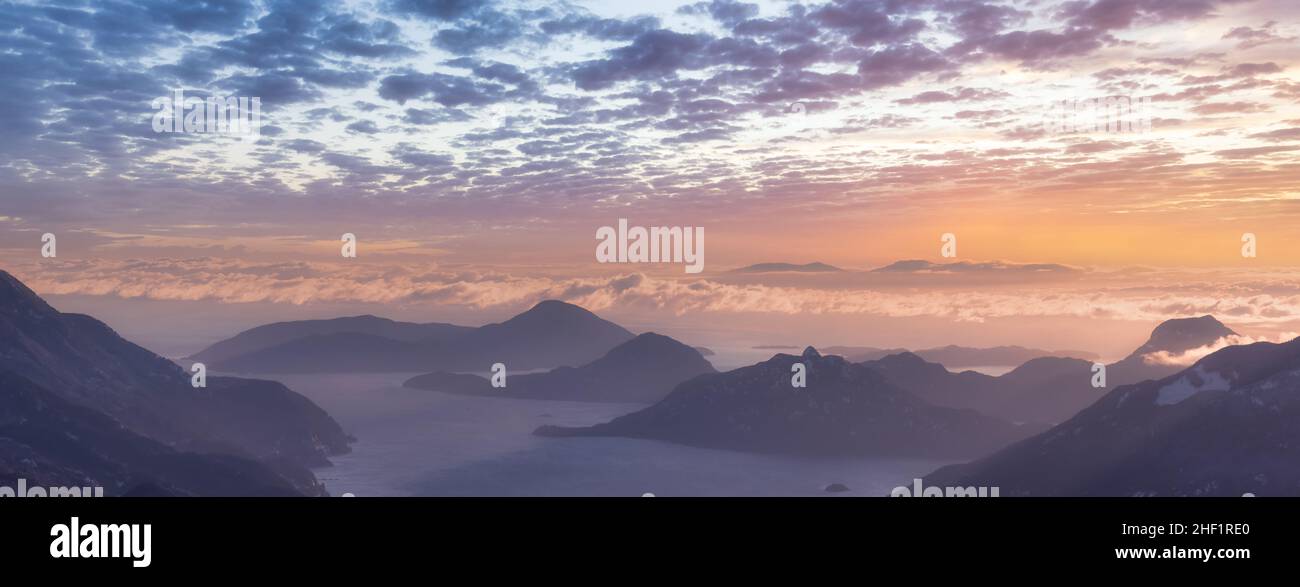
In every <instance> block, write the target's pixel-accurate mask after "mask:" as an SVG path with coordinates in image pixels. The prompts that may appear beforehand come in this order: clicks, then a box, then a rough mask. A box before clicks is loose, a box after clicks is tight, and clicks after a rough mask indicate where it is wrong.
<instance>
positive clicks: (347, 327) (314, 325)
mask: <svg viewBox="0 0 1300 587" xmlns="http://www.w3.org/2000/svg"><path fill="white" fill-rule="evenodd" d="M470 330H473V328H470V327H468V326H456V325H454V324H440V323H429V324H415V323H411V322H396V321H393V320H389V319H387V318H379V317H377V316H350V317H346V318H333V319H329V320H300V321H296V322H276V323H274V324H266V325H263V326H258V327H257V328H253V329H250V330H245V331H243V332H241V333H239V334H237V335H235V336H234V337H231V338H228V339H226V340H223V341H220V342H218V343H216V344H213V345H212V346H209V347H208V348H206V349H203V350H202V351H199V352H198V353H195V354H194V355H193V356H191V357H189V358H190V359H191V360H194V361H198V362H201V363H205V364H208V365H213V364H219V363H221V362H223V361H228V360H231V359H234V358H235V357H239V356H240V355H247V354H250V353H255V352H257V351H261V350H264V349H268V348H271V347H275V346H278V345H281V344H284V343H287V342H291V341H294V340H298V339H303V338H308V337H313V336H324V337H327V336H328V335H337V334H344V333H353V334H362V335H370V336H374V337H379V338H384V339H388V340H392V341H400V342H406V343H442V342H446V341H448V340H451V339H452V338H455V337H456V336H458V335H461V334H464V333H466V332H468V331H470Z"/></svg>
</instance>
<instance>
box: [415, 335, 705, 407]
mask: <svg viewBox="0 0 1300 587" xmlns="http://www.w3.org/2000/svg"><path fill="white" fill-rule="evenodd" d="M507 367H508V366H507ZM706 373H716V371H715V370H714V368H713V365H710V364H709V362H708V361H707V360H705V359H704V357H703V356H702V355H701V354H700V352H699V351H698V350H696V349H694V348H691V347H689V346H687V345H684V344H682V343H680V342H677V341H676V340H673V339H672V338H669V337H667V336H663V335H661V334H655V333H653V332H649V333H645V334H641V335H639V336H637V337H636V338H633V339H632V340H629V341H627V342H625V343H623V344H621V345H618V346H616V347H614V348H613V349H612V350H610V351H609V352H608V353H606V354H605V356H603V357H601V358H599V359H596V360H595V361H592V362H590V363H588V364H586V365H583V366H581V367H560V368H558V369H554V370H551V371H548V372H545V373H529V374H523V375H508V376H507V378H506V386H505V387H502V388H494V387H492V385H491V384H490V383H489V381H488V380H487V379H484V378H483V377H479V376H476V375H461V374H454V373H446V372H436V373H429V374H426V375H420V376H417V377H413V378H411V379H409V380H407V382H406V383H405V384H404V385H405V386H406V387H412V388H417V389H432V390H437V391H445V392H449V393H467V394H474V395H498V396H504V397H521V398H530V399H563V400H579V401H601V402H640V403H651V402H656V401H659V400H661V399H663V397H664V396H665V395H667V394H668V392H670V391H672V389H673V388H674V387H676V386H677V384H679V383H681V382H683V381H686V380H688V379H691V378H692V377H695V376H697V375H703V374H706Z"/></svg>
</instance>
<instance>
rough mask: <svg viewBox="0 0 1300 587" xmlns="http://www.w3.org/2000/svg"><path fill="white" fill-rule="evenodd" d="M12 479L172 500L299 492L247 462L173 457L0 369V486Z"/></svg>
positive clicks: (91, 412)
mask: <svg viewBox="0 0 1300 587" xmlns="http://www.w3.org/2000/svg"><path fill="white" fill-rule="evenodd" d="M18 479H26V480H27V485H28V486H39V487H103V488H104V495H109V496H113V495H123V494H127V493H131V492H132V491H135V490H136V489H137V488H140V487H145V486H148V487H155V488H159V489H162V490H163V491H164V492H165V493H167V494H170V495H213V496H240V495H244V496H257V495H262V496H266V495H271V496H276V495H279V496H291V495H300V493H299V492H298V490H297V489H296V488H295V487H294V485H293V484H292V483H290V482H289V481H287V480H286V479H285V478H284V477H282V476H280V475H277V474H275V473H273V472H271V470H269V469H267V468H266V467H264V466H262V465H260V464H258V463H256V462H254V461H252V460H249V459H245V458H241V457H235V456H223V455H199V454H186V453H180V452H177V451H175V450H173V449H171V448H169V447H167V446H164V445H163V444H161V443H159V442H156V441H153V440H150V439H148V438H145V437H143V436H140V435H138V434H135V433H133V432H131V431H130V430H127V429H126V428H124V427H123V426H122V425H121V423H119V422H118V421H117V420H114V419H113V418H110V417H108V416H106V415H104V414H102V413H100V412H97V411H95V410H92V409H90V408H85V407H81V406H77V405H73V404H72V403H71V402H68V401H66V400H64V399H62V398H60V397H59V396H58V395H57V394H55V393H54V392H51V391H50V390H48V389H44V388H41V387H40V386H38V385H36V384H35V383H33V382H31V381H30V380H28V379H27V378H25V377H22V376H21V375H18V374H16V373H13V372H11V371H0V485H4V486H6V487H15V486H16V485H17V480H18Z"/></svg>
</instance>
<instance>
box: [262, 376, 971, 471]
mask: <svg viewBox="0 0 1300 587" xmlns="http://www.w3.org/2000/svg"><path fill="white" fill-rule="evenodd" d="M412 375H414V374H409V373H408V374H379V375H292V376H276V377H275V378H276V379H279V380H280V381H282V382H284V383H285V384H286V385H288V386H289V387H291V388H293V389H294V390H296V391H298V392H300V393H302V394H304V395H306V396H307V397H309V398H311V399H312V400H313V401H315V402H316V403H317V404H318V405H320V406H321V407H322V408H324V409H325V410H326V411H328V412H329V413H330V414H331V415H333V416H334V418H335V419H336V420H338V421H339V423H340V424H342V425H343V428H344V429H345V430H346V431H347V432H348V433H349V434H352V435H354V436H356V437H357V439H358V441H357V442H356V443H355V444H353V445H352V453H351V454H348V455H344V456H340V457H335V458H333V459H331V460H332V461H333V462H334V466H333V467H328V468H322V469H318V470H317V471H316V474H317V476H318V477H319V478H320V479H321V481H322V482H324V483H325V485H326V487H327V488H328V489H329V491H330V493H331V494H333V495H341V494H343V493H345V492H346V493H352V494H355V495H358V496H380V495H384V496H388V495H392V496H639V495H641V494H643V493H653V494H655V495H657V496H665V497H666V496H818V495H850V496H864V495H876V496H878V495H886V494H888V493H889V490H890V489H892V488H894V487H895V486H898V485H910V484H911V480H912V478H914V477H920V476H922V475H924V474H926V473H929V472H930V471H933V470H934V469H935V468H937V467H939V466H941V465H943V464H945V463H940V462H934V461H926V460H916V459H880V458H800V457H786V456H772V455H761V454H750V453H742V452H733V451H725V450H712V449H701V448H693V447H687V446H679V445H675V444H671V443H665V442H658V441H652V440H638V439H624V438H543V437H538V436H533V435H532V431H533V430H535V429H536V428H537V427H538V426H541V425H543V424H558V425H588V424H595V423H598V422H604V421H607V420H609V419H611V418H613V417H615V416H618V415H621V414H624V413H627V412H630V411H634V410H636V409H639V408H640V407H641V406H640V405H638V404H599V403H583V402H559V401H540V400H521V399H510V398H499V397H473V396H461V395H451V394H443V393H439V392H433V391H424V390H414V389H406V388H403V387H401V382H402V381H404V380H405V379H407V378H408V377H411V376H412ZM831 483H842V484H844V485H846V486H848V487H849V489H850V490H849V491H847V492H844V493H837V494H828V493H826V492H825V491H823V488H824V487H825V486H826V485H828V484H831Z"/></svg>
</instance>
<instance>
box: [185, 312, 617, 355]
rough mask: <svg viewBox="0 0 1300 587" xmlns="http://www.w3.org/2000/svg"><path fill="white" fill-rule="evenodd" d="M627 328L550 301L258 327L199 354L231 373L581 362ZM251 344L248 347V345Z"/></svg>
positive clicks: (614, 341) (611, 345)
mask: <svg viewBox="0 0 1300 587" xmlns="http://www.w3.org/2000/svg"><path fill="white" fill-rule="evenodd" d="M632 336H633V335H632V333H631V332H628V331H627V330H626V329H624V328H623V327H621V326H619V325H617V324H614V323H613V322H609V321H607V320H604V319H601V318H600V317H599V316H596V315H595V314H593V313H591V312H589V311H587V310H585V309H583V308H580V307H578V306H575V305H573V304H568V303H565V302H560V301H555V300H547V301H543V302H540V303H538V304H537V305H535V306H533V307H532V308H531V309H529V310H528V311H526V312H523V313H522V314H519V315H517V316H515V317H513V318H511V319H509V320H506V321H505V322H501V323H496V324H488V325H485V326H481V327H478V328H472V327H465V326H454V325H450V324H412V323H403V322H393V321H391V320H385V319H382V318H375V317H373V316H362V317H357V318H342V319H337V320H317V321H307V322H301V323H300V322H282V323H278V324H270V325H266V326H259V327H258V328H254V329H252V330H248V331H245V332H241V333H240V334H238V335H236V336H234V337H232V338H230V339H227V340H225V341H221V342H218V343H216V344H214V345H212V346H211V347H209V348H208V349H205V350H203V351H201V352H199V353H197V354H195V355H194V357H192V358H194V359H196V360H200V359H202V358H204V357H215V360H214V361H213V362H212V363H208V367H209V368H210V369H215V370H218V371H224V372H234V373H338V372H403V371H416V372H421V371H429V370H432V369H439V370H447V371H483V370H486V369H487V368H488V367H490V366H491V365H492V364H494V363H505V364H506V365H508V366H509V368H510V369H523V370H528V369H545V368H552V367H558V366H563V365H582V364H585V363H588V362H590V361H592V360H595V359H597V358H599V357H600V356H601V355H603V354H605V353H606V352H607V351H609V350H610V349H612V348H614V347H615V346H617V345H619V344H621V343H623V342H626V341H628V340H630V339H631V338H632ZM248 349H251V350H248Z"/></svg>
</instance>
